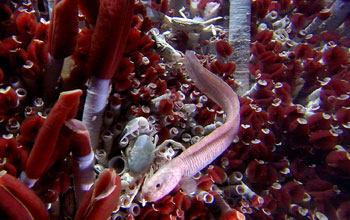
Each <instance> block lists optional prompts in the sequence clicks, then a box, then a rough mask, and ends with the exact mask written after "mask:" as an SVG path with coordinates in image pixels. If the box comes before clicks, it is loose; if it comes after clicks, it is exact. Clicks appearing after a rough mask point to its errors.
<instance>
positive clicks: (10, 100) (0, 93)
mask: <svg viewBox="0 0 350 220" xmlns="http://www.w3.org/2000/svg"><path fill="white" fill-rule="evenodd" d="M17 99H18V98H17V94H16V92H15V90H14V89H12V88H11V87H10V86H7V87H6V88H5V89H3V88H1V89H0V106H1V107H0V114H1V115H2V117H6V114H7V113H8V112H9V111H10V110H11V109H13V108H15V107H16V106H17V105H18V100H17Z"/></svg>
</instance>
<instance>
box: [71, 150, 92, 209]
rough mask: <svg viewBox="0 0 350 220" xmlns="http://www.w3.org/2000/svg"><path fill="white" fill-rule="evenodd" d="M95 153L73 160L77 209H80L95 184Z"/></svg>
mask: <svg viewBox="0 0 350 220" xmlns="http://www.w3.org/2000/svg"><path fill="white" fill-rule="evenodd" d="M93 165H94V153H93V152H92V151H91V152H90V154H88V155H87V156H83V157H75V158H74V159H73V179H74V192H75V196H76V203H77V207H79V205H80V203H81V201H82V200H83V198H84V196H85V194H86V193H87V192H88V191H89V190H90V188H91V186H92V185H93V184H94V182H95V175H94V173H93V172H91V171H92V170H93Z"/></svg>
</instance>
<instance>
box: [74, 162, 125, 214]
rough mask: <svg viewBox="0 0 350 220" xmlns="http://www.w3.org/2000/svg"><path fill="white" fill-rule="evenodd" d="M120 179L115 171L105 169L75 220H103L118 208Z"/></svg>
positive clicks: (87, 195) (86, 197) (86, 196)
mask: <svg viewBox="0 0 350 220" xmlns="http://www.w3.org/2000/svg"><path fill="white" fill-rule="evenodd" d="M120 193H121V184H120V178H119V176H118V175H117V174H116V172H115V170H114V169H112V168H110V169H105V170H104V171H103V172H102V173H101V174H100V176H99V177H98V179H97V180H96V183H95V184H94V185H93V186H92V187H91V189H90V191H89V192H88V193H87V194H86V195H85V198H84V200H83V202H82V204H81V205H80V207H79V209H78V211H77V214H76V216H75V218H74V219H75V220H82V219H84V220H105V219H108V217H109V216H110V215H111V214H112V212H113V210H116V209H117V207H118V201H119V196H120Z"/></svg>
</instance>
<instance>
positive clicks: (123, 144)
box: [119, 137, 129, 148]
mask: <svg viewBox="0 0 350 220" xmlns="http://www.w3.org/2000/svg"><path fill="white" fill-rule="evenodd" d="M128 144H129V138H128V137H124V138H123V139H121V140H120V142H119V146H120V148H125V147H127V146H128Z"/></svg>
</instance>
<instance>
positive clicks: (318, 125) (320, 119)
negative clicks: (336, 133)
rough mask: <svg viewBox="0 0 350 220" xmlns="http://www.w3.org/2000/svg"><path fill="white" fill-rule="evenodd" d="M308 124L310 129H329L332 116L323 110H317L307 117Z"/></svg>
mask: <svg viewBox="0 0 350 220" xmlns="http://www.w3.org/2000/svg"><path fill="white" fill-rule="evenodd" d="M307 121H308V124H309V126H310V130H312V131H314V130H327V129H330V125H331V122H332V117H331V116H330V115H328V114H326V113H323V112H317V113H315V114H313V115H311V116H310V117H309V118H308V119H307Z"/></svg>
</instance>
